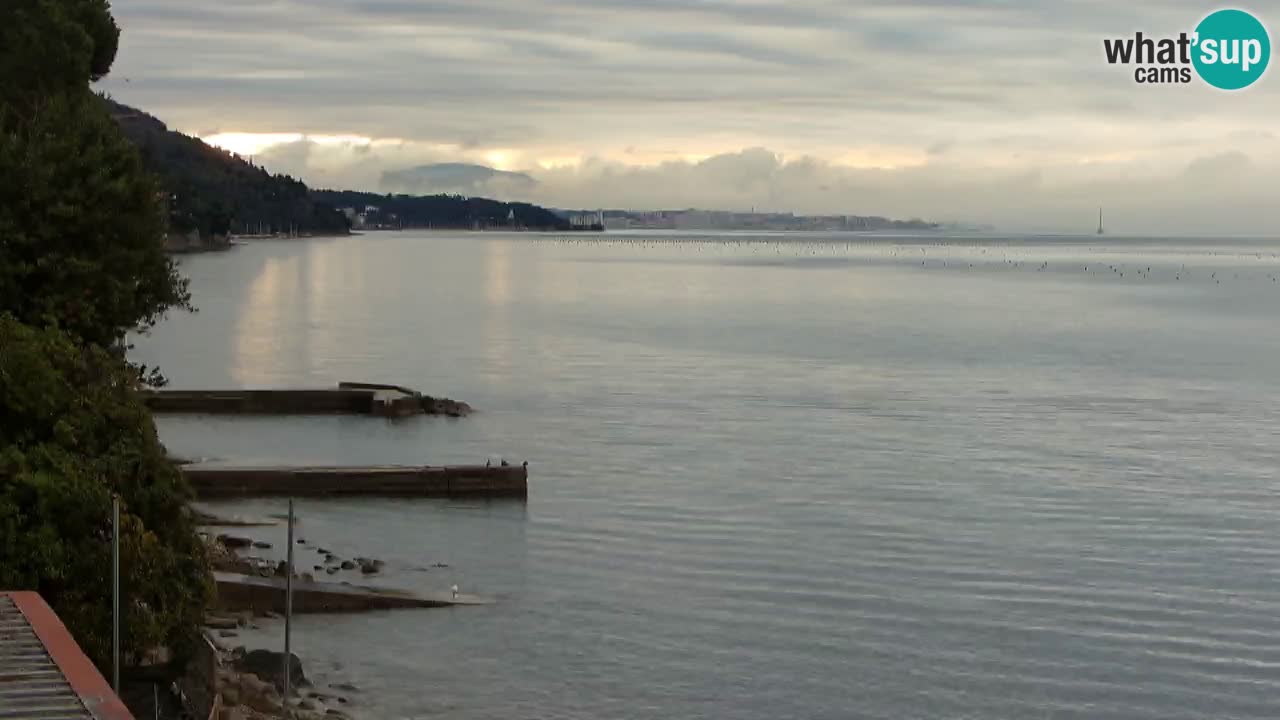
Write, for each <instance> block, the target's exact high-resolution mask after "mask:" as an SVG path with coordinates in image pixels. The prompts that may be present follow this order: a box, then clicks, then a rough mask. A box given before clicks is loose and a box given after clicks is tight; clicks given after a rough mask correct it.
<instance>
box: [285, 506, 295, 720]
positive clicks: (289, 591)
mask: <svg viewBox="0 0 1280 720" xmlns="http://www.w3.org/2000/svg"><path fill="white" fill-rule="evenodd" d="M292 625H293V498H289V566H288V568H287V571H286V572H285V576H284V698H283V700H284V705H283V707H284V716H285V717H286V718H287V717H289V716H290V715H291V714H292V713H290V712H289V680H290V678H289V665H291V664H292V663H291V660H292V659H293V655H292V654H291V652H290V642H291V640H292V637H291V632H292V630H293V627H292Z"/></svg>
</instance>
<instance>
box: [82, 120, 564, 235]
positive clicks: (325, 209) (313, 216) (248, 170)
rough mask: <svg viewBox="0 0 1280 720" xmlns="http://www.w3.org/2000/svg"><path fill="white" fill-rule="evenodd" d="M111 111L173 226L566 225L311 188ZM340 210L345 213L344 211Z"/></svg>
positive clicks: (440, 201)
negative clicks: (158, 188) (157, 188)
mask: <svg viewBox="0 0 1280 720" xmlns="http://www.w3.org/2000/svg"><path fill="white" fill-rule="evenodd" d="M103 101H104V102H105V103H107V106H108V109H109V110H110V112H111V115H112V117H114V118H115V120H116V122H117V123H118V124H119V125H120V127H121V129H122V130H123V131H124V134H125V135H126V136H127V137H128V138H129V139H130V140H131V141H132V142H133V143H134V145H136V146H137V147H138V149H139V150H140V151H141V153H142V159H143V162H144V163H145V164H146V166H147V169H148V170H150V171H151V172H153V173H155V174H156V175H158V176H159V177H160V181H161V184H162V185H163V188H164V190H165V191H166V192H168V193H169V195H170V200H169V210H170V228H171V230H174V231H176V232H179V233H182V234H187V233H190V232H191V231H192V230H198V231H199V232H200V235H201V236H203V237H205V238H210V237H214V236H220V235H226V234H228V233H231V234H253V233H259V232H262V233H282V232H290V231H295V232H298V233H301V234H332V233H346V232H348V231H349V230H350V227H351V223H352V221H353V220H355V221H356V222H358V223H361V224H362V225H363V226H364V227H369V228H378V227H405V228H427V227H433V228H460V229H497V228H507V227H517V228H526V229H534V230H561V229H569V223H568V222H567V221H566V220H565V219H564V218H562V217H560V216H559V215H556V214H555V213H553V212H551V211H550V210H547V209H546V208H542V207H538V206H537V205H530V204H528V203H505V202H499V201H497V200H488V199H485V198H472V197H462V196H457V195H430V196H425V197H417V196H410V195H380V194H377V193H367V192H356V191H349V190H310V189H309V188H307V186H306V185H305V184H304V183H303V182H302V181H301V180H297V179H295V178H293V177H290V176H288V175H272V174H271V173H269V172H267V171H266V170H265V169H263V168H260V167H257V166H256V165H253V164H251V163H249V162H247V161H246V160H245V159H244V158H241V157H240V156H239V155H236V154H234V153H230V152H227V151H226V150H222V149H220V148H215V147H212V146H210V145H207V144H205V143H204V142H202V141H201V140H199V139H198V138H194V137H190V136H188V135H183V134H182V133H180V132H176V131H173V130H170V129H169V128H168V127H166V126H165V124H164V123H163V122H161V121H160V120H158V119H156V118H154V117H152V116H150V115H148V114H146V113H145V112H142V111H141V110H138V109H136V108H131V107H129V106H128V105H122V104H120V103H117V102H115V101H113V100H110V99H106V98H104V100H103ZM343 210H345V211H346V212H343Z"/></svg>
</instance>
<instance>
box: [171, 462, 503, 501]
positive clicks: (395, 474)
mask: <svg viewBox="0 0 1280 720" xmlns="http://www.w3.org/2000/svg"><path fill="white" fill-rule="evenodd" d="M182 474H183V476H184V477H186V479H187V483H188V484H190V485H191V488H192V490H194V491H195V494H196V496H197V497H198V498H200V499H201V500H208V499H214V498H231V497H260V496H290V497H343V496H346V497H350V496H359V495H364V496H373V497H427V498H476V497H484V498H520V499H524V498H527V497H528V496H529V470H528V467H526V466H524V465H494V466H488V465H438V466H432V465H374V466H365V467H358V466H333V467H239V466H226V467H223V466H204V465H187V466H184V467H183V468H182Z"/></svg>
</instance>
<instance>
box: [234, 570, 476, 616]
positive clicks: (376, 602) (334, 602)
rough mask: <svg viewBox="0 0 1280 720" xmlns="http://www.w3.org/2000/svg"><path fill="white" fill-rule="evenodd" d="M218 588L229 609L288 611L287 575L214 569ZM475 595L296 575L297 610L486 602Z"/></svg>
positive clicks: (386, 607)
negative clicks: (420, 591)
mask: <svg viewBox="0 0 1280 720" xmlns="http://www.w3.org/2000/svg"><path fill="white" fill-rule="evenodd" d="M213 581H214V583H215V584H216V585H217V590H218V601H217V605H218V608H219V609H221V610H225V611H229V612H242V611H246V610H249V611H253V612H254V613H265V612H268V611H270V612H274V613H283V612H284V611H285V592H286V588H285V579H284V578H264V577H258V576H256V575H240V574H237V573H229V572H215V573H213ZM483 604H485V603H484V601H483V600H481V599H479V598H476V597H474V596H471V595H458V596H456V597H455V596H454V595H453V594H452V593H431V594H426V595H422V594H412V593H407V592H403V591H399V590H390V589H386V588H376V587H364V586H359V585H345V584H342V583H328V582H315V581H312V580H304V579H299V578H294V580H293V611H294V612H296V613H340V612H362V611H365V610H396V609H400V608H435V607H454V606H456V605H483Z"/></svg>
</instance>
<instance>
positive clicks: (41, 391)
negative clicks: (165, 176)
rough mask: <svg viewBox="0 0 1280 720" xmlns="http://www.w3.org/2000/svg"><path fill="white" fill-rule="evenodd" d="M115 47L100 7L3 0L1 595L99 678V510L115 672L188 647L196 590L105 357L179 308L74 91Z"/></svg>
mask: <svg viewBox="0 0 1280 720" xmlns="http://www.w3.org/2000/svg"><path fill="white" fill-rule="evenodd" d="M117 38H118V30H117V29H116V25H115V22H114V20H113V19H112V18H111V14H110V11H109V7H108V4H107V3H106V2H105V0H0V587H6V588H31V589H35V590H38V591H39V592H40V593H41V595H42V596H44V598H45V600H46V601H48V602H49V603H50V605H52V606H53V607H54V609H55V610H57V611H58V613H59V615H60V616H61V617H62V620H63V621H64V622H65V623H66V624H67V626H68V627H69V628H70V629H71V632H72V634H73V636H74V637H75V638H76V640H77V641H78V642H79V643H80V644H81V646H82V647H83V648H84V649H85V650H86V652H87V653H88V654H89V656H90V657H92V658H93V659H94V660H95V661H96V662H97V663H98V665H99V667H102V668H106V667H108V666H109V650H110V636H111V623H110V607H111V603H110V589H109V588H110V582H109V573H110V562H109V553H110V543H109V542H107V538H108V537H109V529H110V513H111V498H112V496H118V497H119V498H120V499H121V502H122V504H123V516H122V525H123V530H124V532H123V538H122V563H121V564H122V567H121V570H122V576H123V584H124V589H125V597H126V598H127V599H128V602H127V604H126V605H125V607H124V610H125V622H126V631H125V632H124V633H123V635H122V638H123V641H124V650H125V659H126V662H129V661H135V662H136V661H137V660H138V659H139V658H140V657H141V656H142V655H143V653H145V652H147V651H148V650H151V649H152V648H154V647H156V646H160V645H164V646H166V647H168V648H170V649H171V650H175V651H178V652H181V651H182V650H183V649H184V648H186V647H187V645H188V643H189V642H190V640H191V639H192V638H193V637H194V636H195V633H196V632H197V630H198V627H199V622H200V617H201V614H202V612H203V609H204V607H205V604H206V601H207V599H208V597H209V591H210V581H209V573H208V567H207V563H206V561H205V555H204V547H203V544H202V543H201V541H200V539H199V537H198V536H197V535H196V532H195V528H194V526H193V521H192V519H191V518H190V517H189V515H188V511H187V509H186V502H187V500H188V499H189V497H190V493H189V491H188V490H187V487H186V485H185V484H184V482H183V479H182V476H181V474H180V473H179V472H178V471H177V469H176V468H175V467H173V466H172V465H171V464H170V463H169V462H168V461H167V460H166V458H165V453H164V448H163V447H162V446H161V444H160V441H159V439H158V438H157V435H156V429H155V424H154V423H153V422H152V419H151V416H150V415H149V414H148V413H147V410H146V408H145V407H144V406H143V404H142V401H141V399H140V398H139V397H138V396H137V394H136V385H137V381H138V371H137V369H135V368H133V367H131V366H129V365H128V364H127V363H126V362H125V361H124V359H123V358H121V357H119V356H117V355H115V354H113V353H112V352H109V351H108V350H107V348H108V347H110V346H112V345H114V344H115V343H116V342H118V341H119V340H120V339H121V338H122V337H123V336H124V334H125V333H126V332H128V331H129V330H132V329H135V328H146V327H149V326H150V325H152V324H154V323H155V322H156V321H157V320H158V319H159V318H160V317H161V316H162V315H163V314H164V313H165V311H166V310H168V309H169V308H172V307H185V306H187V305H188V300H189V296H188V294H187V291H186V284H185V282H184V281H183V280H182V279H181V278H179V277H178V275H177V272H176V271H175V268H174V265H173V263H172V262H171V261H170V260H169V259H168V258H166V257H165V255H164V254H163V252H162V249H161V240H162V235H163V232H164V215H163V212H164V206H163V205H162V204H161V203H160V202H159V199H158V197H157V190H156V185H155V183H154V182H153V180H152V179H151V178H150V177H149V176H148V175H146V174H145V173H144V172H143V170H142V166H141V163H140V161H139V158H138V156H137V153H136V151H134V149H133V148H132V147H131V146H130V145H129V143H128V142H127V141H126V140H125V139H124V138H123V137H122V136H121V134H120V131H119V129H118V128H117V127H116V125H115V123H114V122H113V121H112V119H111V117H110V115H109V114H108V113H107V111H106V109H105V106H104V104H103V103H102V102H101V101H100V99H99V98H98V97H96V96H95V95H94V94H93V93H92V92H91V91H90V89H89V82H90V81H91V80H94V79H97V78H100V77H101V76H103V75H105V74H106V73H107V72H108V70H110V67H111V62H112V60H113V59H114V58H115V53H116V44H117Z"/></svg>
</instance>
